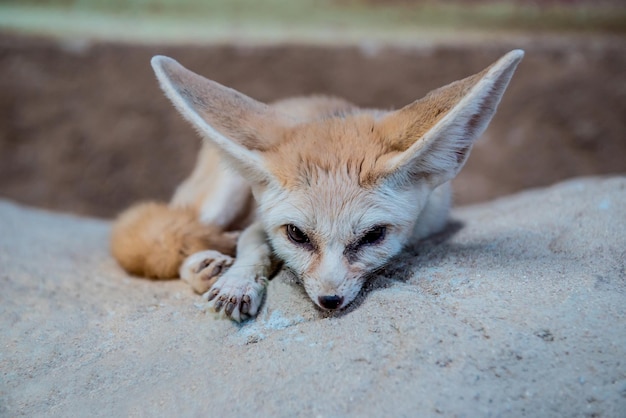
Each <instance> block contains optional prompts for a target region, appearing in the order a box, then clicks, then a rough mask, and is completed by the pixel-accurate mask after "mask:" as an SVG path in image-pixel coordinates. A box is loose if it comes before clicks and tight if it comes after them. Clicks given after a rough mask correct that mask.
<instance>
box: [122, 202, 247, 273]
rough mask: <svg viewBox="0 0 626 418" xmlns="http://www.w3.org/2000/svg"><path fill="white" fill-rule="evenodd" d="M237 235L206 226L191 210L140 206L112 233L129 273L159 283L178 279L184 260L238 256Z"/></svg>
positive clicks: (157, 204)
mask: <svg viewBox="0 0 626 418" xmlns="http://www.w3.org/2000/svg"><path fill="white" fill-rule="evenodd" d="M235 245H236V235H235V234H230V233H223V232H222V231H221V230H220V229H219V228H216V227H215V226H211V225H202V224H200V222H199V221H198V213H197V212H196V211H195V210H193V209H191V208H182V207H181V208H173V207H169V206H167V205H166V204H161V203H153V202H149V203H140V204H138V205H135V206H133V207H131V208H129V209H127V210H126V211H124V212H123V213H122V214H120V215H119V217H118V218H117V220H116V221H115V223H114V224H113V229H112V232H111V252H112V254H113V256H114V257H115V258H116V259H117V261H118V262H119V263H120V265H121V266H122V267H123V268H124V269H125V270H126V271H128V272H129V273H131V274H136V275H139V276H144V277H149V278H155V279H171V278H176V277H178V269H179V268H180V265H181V264H182V262H183V261H184V259H185V258H186V257H188V256H190V255H191V254H194V253H196V252H199V251H203V250H207V249H213V250H217V251H219V252H221V253H224V254H228V255H235Z"/></svg>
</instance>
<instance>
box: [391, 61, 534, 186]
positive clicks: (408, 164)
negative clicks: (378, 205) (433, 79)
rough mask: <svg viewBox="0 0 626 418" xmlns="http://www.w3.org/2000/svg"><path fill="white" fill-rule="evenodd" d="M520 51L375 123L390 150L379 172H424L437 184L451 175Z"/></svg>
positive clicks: (501, 90)
mask: <svg viewBox="0 0 626 418" xmlns="http://www.w3.org/2000/svg"><path fill="white" fill-rule="evenodd" d="M523 56H524V52H523V51H521V50H515V51H511V52H509V53H508V54H506V55H505V56H503V57H502V58H500V60H498V61H497V62H496V63H494V64H493V65H491V66H490V67H488V68H487V69H485V70H483V71H482V72H480V73H478V74H475V75H473V76H471V77H468V78H465V79H463V80H459V81H456V82H454V83H452V84H449V85H447V86H445V87H441V88H439V89H437V90H434V91H432V92H430V93H429V94H428V95H427V96H426V97H424V98H423V99H421V100H418V101H416V102H413V103H411V104H410V105H408V106H406V107H404V108H402V109H400V110H398V111H395V112H392V113H391V114H389V115H388V116H386V117H384V118H383V119H382V120H381V121H380V122H379V123H380V125H379V126H380V128H381V131H382V133H383V135H385V137H386V138H387V140H388V141H389V142H390V144H391V147H392V149H394V150H397V151H399V152H397V153H395V154H394V155H393V156H392V157H391V158H389V160H387V162H386V165H385V167H384V168H383V172H384V173H386V175H387V176H388V175H391V176H393V177H396V176H399V177H400V178H398V179H397V180H400V181H402V179H405V180H411V179H413V178H426V179H427V181H428V182H429V183H430V184H431V185H432V186H433V187H435V186H438V185H439V184H442V183H444V182H446V181H448V180H451V179H452V178H454V176H456V174H457V173H458V172H459V170H460V169H461V168H462V167H463V164H465V161H466V160H467V157H468V156H469V152H470V149H471V147H472V145H473V143H474V141H475V140H476V139H477V138H478V137H479V136H480V135H482V133H483V132H484V130H485V129H486V128H487V125H488V124H489V121H490V120H491V118H492V117H493V115H494V113H495V112H496V107H497V106H498V103H499V102H500V99H501V98H502V95H503V94H504V91H505V90H506V87H507V86H508V84H509V81H510V80H511V77H512V76H513V72H514V71H515V68H516V67H517V64H519V62H520V61H521V59H522V57H523Z"/></svg>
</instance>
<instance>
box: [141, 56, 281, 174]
mask: <svg viewBox="0 0 626 418" xmlns="http://www.w3.org/2000/svg"><path fill="white" fill-rule="evenodd" d="M151 63H152V68H153V69H154V72H155V73H156V76H157V78H158V80H159V83H160V84H161V88H162V89H163V91H164V92H165V95H166V96H167V97H168V98H169V99H170V100H171V101H172V102H173V103H174V105H175V106H176V108H177V109H178V111H179V112H180V113H181V114H182V115H183V116H184V117H185V118H186V119H187V120H188V121H189V122H191V124H192V125H193V126H194V127H195V128H196V129H197V130H198V131H199V132H200V134H201V135H202V136H203V137H205V138H206V139H207V140H209V141H211V142H212V143H213V144H215V145H216V146H217V147H218V148H219V149H221V150H222V152H223V154H224V156H225V157H226V158H227V159H228V160H229V161H230V162H231V163H232V164H233V165H234V168H236V169H237V170H238V171H240V172H241V174H242V175H243V176H244V177H245V178H247V179H248V180H250V181H253V182H266V181H267V180H268V179H269V178H270V176H269V174H268V172H267V170H266V169H265V167H264V164H263V160H262V158H261V152H262V151H264V150H265V149H267V148H269V147H270V146H271V145H272V143H273V142H275V141H277V140H278V139H279V138H280V137H281V135H282V129H284V128H286V127H287V126H289V125H290V124H291V123H292V121H291V120H290V119H289V118H288V117H286V116H285V115H282V114H279V113H278V112H276V111H275V110H274V109H272V108H271V107H269V106H268V105H266V104H264V103H261V102H258V101H256V100H254V99H252V98H250V97H248V96H246V95H244V94H241V93H239V92H238V91H236V90H233V89H231V88H228V87H225V86H222V85H221V84H219V83H216V82H215V81H212V80H209V79H206V78H204V77H202V76H200V75H198V74H195V73H193V72H192V71H189V70H188V69H186V68H185V67H183V66H182V65H180V64H179V63H178V62H176V61H175V60H173V59H172V58H168V57H164V56H155V57H153V58H152V61H151Z"/></svg>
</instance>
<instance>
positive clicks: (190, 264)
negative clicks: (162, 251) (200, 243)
mask: <svg viewBox="0 0 626 418" xmlns="http://www.w3.org/2000/svg"><path fill="white" fill-rule="evenodd" d="M234 261H235V259H234V258H232V257H230V256H227V255H224V254H222V253H220V252H219V251H213V250H206V251H200V252H199V253H195V254H192V255H190V256H189V257H187V258H186V259H185V262H184V263H183V265H182V266H181V267H180V271H179V272H180V278H181V279H183V280H184V281H186V282H187V283H189V284H190V285H191V287H192V288H193V290H194V291H196V293H200V294H202V293H204V292H206V291H207V290H209V289H210V288H211V286H213V285H214V284H215V282H217V279H218V278H219V277H220V276H221V275H222V274H223V273H225V272H226V270H228V268H229V267H230V266H231V265H232V264H233V262H234Z"/></svg>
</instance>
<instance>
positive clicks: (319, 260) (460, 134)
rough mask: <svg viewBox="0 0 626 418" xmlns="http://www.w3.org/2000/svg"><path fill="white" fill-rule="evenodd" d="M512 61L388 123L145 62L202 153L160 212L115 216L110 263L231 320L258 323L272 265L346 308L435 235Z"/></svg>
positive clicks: (146, 208) (511, 56)
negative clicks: (382, 271) (161, 282)
mask: <svg viewBox="0 0 626 418" xmlns="http://www.w3.org/2000/svg"><path fill="white" fill-rule="evenodd" d="M523 55H524V53H523V51H521V50H514V51H511V52H509V53H508V54H506V55H504V56H503V57H502V58H500V59H499V60H498V61H497V62H495V63H494V64H492V65H491V66H490V67H488V68H486V69H485V70H483V71H482V72H480V73H478V74H475V75H472V76H470V77H467V78H465V79H462V80H459V81H455V82H453V83H451V84H448V85H446V86H444V87H441V88H439V89H437V90H434V91H432V92H430V93H428V94H427V95H426V96H425V97H424V98H422V99H420V100H417V101H415V102H413V103H411V104H408V105H407V106H405V107H403V108H401V109H399V110H395V111H386V110H377V109H362V108H359V107H357V106H355V105H353V104H351V103H349V102H347V101H345V100H342V99H338V98H334V97H326V96H313V97H297V98H291V99H286V100H281V101H278V102H274V103H271V104H264V103H261V102H258V101H256V100H254V99H252V98H250V97H248V96H246V95H244V94H242V93H239V92H237V91H236V90H233V89H230V88H228V87H225V86H222V85H221V84H218V83H216V82H215V81H212V80H209V79H206V78H204V77H202V76H200V75H197V74H195V73H193V72H191V71H190V70H188V69H186V68H185V67H183V66H182V65H180V64H179V63H178V62H176V61H175V60H173V59H171V58H168V57H164V56H155V57H154V58H152V67H153V69H154V71H155V73H156V76H157V79H158V80H159V83H160V85H161V87H162V89H163V91H164V92H165V95H166V96H167V97H168V98H169V99H170V100H171V101H172V103H173V104H174V106H175V107H176V108H177V109H178V111H179V112H180V113H181V114H182V115H183V117H185V118H186V119H187V120H188V121H189V122H190V123H191V124H192V125H193V126H194V127H195V128H196V129H197V131H198V132H199V133H200V135H201V136H202V138H203V145H202V149H201V151H200V153H199V155H198V159H197V163H196V166H195V168H194V170H193V172H192V173H191V175H190V176H189V178H187V179H186V180H185V181H184V182H183V183H182V184H181V185H180V186H179V187H178V188H177V190H176V192H175V193H174V196H173V197H172V199H171V201H170V202H169V203H167V204H166V203H155V202H148V203H140V204H137V205H135V206H132V207H131V208H129V209H127V210H126V211H124V212H123V213H121V214H120V215H119V217H118V218H117V220H116V221H115V223H114V225H113V228H112V233H111V251H112V254H113V255H114V257H115V258H116V259H117V261H118V262H119V263H120V265H121V266H122V267H123V268H124V269H125V270H126V271H128V272H129V273H132V274H136V275H140V276H145V277H150V278H157V279H160V278H174V277H180V278H181V279H183V280H185V281H187V282H188V283H189V284H190V285H191V286H192V287H193V289H194V290H195V291H196V292H198V293H201V294H203V297H204V298H206V299H207V300H208V301H209V302H210V303H211V305H212V307H213V309H214V310H215V311H217V312H222V313H223V314H224V315H225V316H226V317H229V318H231V319H233V320H235V321H241V320H243V319H246V318H249V317H254V316H255V315H256V314H257V313H258V312H259V309H260V306H261V304H262V302H263V298H264V295H265V291H266V288H267V284H268V280H269V278H271V277H272V275H273V274H275V273H276V272H277V270H278V269H279V268H280V266H281V265H282V263H284V265H285V267H286V268H287V269H288V270H290V271H291V272H292V273H293V274H295V275H296V276H297V277H298V278H299V280H300V281H301V282H302V283H303V285H304V288H305V290H306V293H307V294H308V296H309V297H310V298H311V300H312V301H313V303H315V304H316V305H317V306H319V307H320V308H322V309H325V310H339V309H342V308H345V307H346V306H347V305H349V304H350V303H351V302H352V301H353V300H354V299H355V297H356V296H357V295H358V293H359V292H360V290H361V288H362V286H363V284H364V282H365V280H366V279H367V277H368V276H370V275H371V273H372V272H373V271H375V270H377V269H379V268H380V267H382V266H383V265H384V264H385V263H387V262H388V261H389V259H390V258H391V257H393V256H394V255H396V254H397V253H399V252H400V251H401V250H402V248H403V246H404V245H405V244H406V243H407V242H408V241H409V240H415V239H420V238H424V237H426V236H428V235H431V234H433V233H436V232H438V231H440V230H441V229H442V228H443V227H444V226H445V224H446V223H447V219H448V213H449V209H450V204H451V189H450V181H451V180H452V179H453V178H454V177H455V176H456V175H457V174H458V172H459V171H460V170H461V168H462V167H463V165H464V164H465V161H466V160H467V158H468V156H469V154H470V151H471V149H472V145H473V144H474V142H475V141H476V139H477V138H478V137H480V135H482V133H483V132H484V130H485V129H486V128H487V125H488V124H489V122H490V120H491V118H492V117H493V115H494V113H495V111H496V108H497V106H498V103H499V102H500V99H501V98H502V95H503V94H504V91H505V90H506V88H507V86H508V84H509V81H510V80H511V77H512V76H513V72H514V71H515V68H516V67H517V65H518V64H519V62H520V61H521V59H522V57H523Z"/></svg>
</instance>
